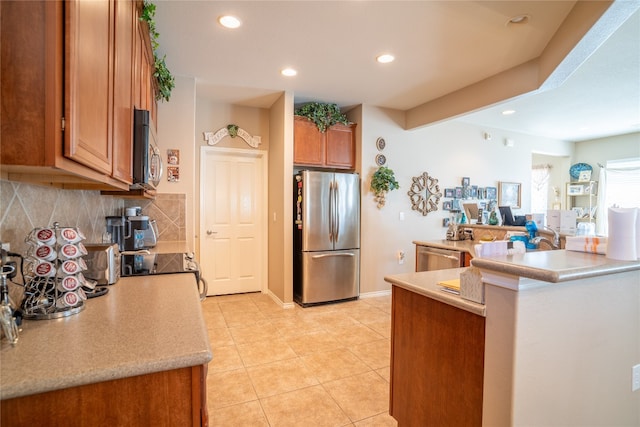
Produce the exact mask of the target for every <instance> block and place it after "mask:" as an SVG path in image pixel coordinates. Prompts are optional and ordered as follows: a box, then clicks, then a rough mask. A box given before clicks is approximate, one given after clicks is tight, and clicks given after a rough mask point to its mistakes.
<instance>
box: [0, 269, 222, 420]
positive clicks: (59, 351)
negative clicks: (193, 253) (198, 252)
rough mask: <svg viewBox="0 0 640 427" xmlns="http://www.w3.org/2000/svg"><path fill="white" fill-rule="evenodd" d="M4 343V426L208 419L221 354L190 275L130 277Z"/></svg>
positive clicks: (26, 327) (27, 327) (34, 322)
mask: <svg viewBox="0 0 640 427" xmlns="http://www.w3.org/2000/svg"><path fill="white" fill-rule="evenodd" d="M1 344H2V347H1V353H0V355H1V362H2V365H1V366H2V368H1V370H0V374H1V376H0V382H1V384H2V388H1V392H0V393H1V394H0V397H1V398H2V402H1V403H2V414H1V416H2V419H1V420H2V422H1V424H2V425H11V426H33V425H43V423H45V424H47V425H50V426H53V425H65V426H67V425H92V426H102V425H104V426H107V425H108V426H114V425H182V426H187V425H191V426H200V425H201V423H202V420H204V419H206V416H207V414H206V383H205V379H206V370H207V369H206V366H207V363H208V362H209V361H210V360H211V358H212V355H211V348H210V345H209V339H208V335H207V329H206V326H205V323H204V319H203V317H202V312H201V309H200V301H199V297H198V292H197V289H196V287H195V285H194V281H193V278H192V277H191V275H190V274H189V275H185V274H166V275H156V276H142V277H125V278H121V279H120V280H119V281H118V283H117V284H115V285H113V286H110V287H109V292H108V293H107V294H106V295H104V296H101V297H98V298H93V299H90V300H88V301H87V302H86V307H85V309H84V310H83V311H81V312H80V313H78V314H75V315H72V316H69V317H64V318H60V319H55V320H31V321H25V322H24V323H23V326H22V330H21V332H20V338H19V341H18V343H17V345H16V346H14V347H12V346H10V345H9V344H8V342H7V341H6V340H2V343H1ZM202 425H204V424H202Z"/></svg>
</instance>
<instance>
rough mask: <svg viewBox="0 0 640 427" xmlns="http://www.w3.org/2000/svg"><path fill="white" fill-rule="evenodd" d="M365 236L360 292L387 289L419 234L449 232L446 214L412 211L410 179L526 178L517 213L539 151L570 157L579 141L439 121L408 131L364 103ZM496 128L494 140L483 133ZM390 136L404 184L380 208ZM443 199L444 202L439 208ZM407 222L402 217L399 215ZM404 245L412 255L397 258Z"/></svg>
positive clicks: (408, 265) (407, 266)
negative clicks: (373, 187) (377, 183)
mask: <svg viewBox="0 0 640 427" xmlns="http://www.w3.org/2000/svg"><path fill="white" fill-rule="evenodd" d="M358 127H361V129H362V147H361V162H362V166H361V173H362V186H363V192H362V225H361V226H362V241H361V282H360V292H361V293H369V292H378V291H382V290H388V289H389V285H388V284H387V283H386V282H384V280H383V278H384V276H385V275H388V274H398V273H404V272H410V271H413V270H414V268H415V248H414V245H413V244H412V241H413V240H433V239H443V238H445V231H446V229H445V228H444V227H442V220H443V219H444V218H446V217H447V212H445V211H443V210H442V209H439V210H438V211H435V212H432V213H429V214H428V215H427V216H422V214H419V213H418V212H416V211H413V210H412V209H411V202H410V200H409V197H408V195H407V191H408V190H409V187H410V185H411V182H412V180H411V179H412V177H415V176H419V175H420V174H422V173H423V172H428V173H429V174H430V175H431V176H434V177H435V178H437V179H438V180H439V184H440V189H441V191H442V190H444V188H446V187H455V186H460V185H461V179H462V177H470V178H471V184H472V185H478V186H481V187H486V186H496V187H497V185H498V181H508V182H520V183H522V205H523V208H522V209H519V210H516V211H515V213H516V214H525V213H529V206H530V200H529V198H528V194H529V189H530V186H531V185H530V181H531V162H532V153H533V152H545V153H549V154H554V155H558V156H570V155H571V154H572V148H573V144H572V143H568V142H563V141H557V140H551V139H547V138H541V137H534V136H531V135H525V134H518V133H515V132H505V131H501V130H498V129H490V128H480V127H477V126H473V125H469V124H464V123H457V122H455V121H451V122H447V123H441V124H438V125H433V126H430V127H425V128H421V129H417V130H413V131H405V130H404V129H403V127H404V114H403V113H402V112H400V111H390V110H384V109H380V108H376V107H371V106H364V107H363V112H362V121H361V123H359V124H358ZM484 131H488V132H490V133H491V134H492V139H491V140H490V141H485V140H484V139H483V137H482V134H483V132H484ZM378 137H383V138H385V141H386V143H387V147H386V148H385V150H384V151H383V154H384V155H385V156H386V158H387V166H388V167H390V168H392V169H393V170H394V171H395V175H396V179H397V180H398V182H399V183H400V189H399V190H396V191H392V192H391V193H390V194H389V195H388V196H387V203H386V206H384V207H383V208H382V209H378V208H377V207H376V204H375V202H374V200H373V194H372V193H371V191H370V189H369V188H370V187H369V186H370V180H371V175H372V173H373V172H374V171H375V170H376V166H375V163H374V160H375V156H376V154H378V150H377V149H376V147H375V142H376V139H377V138H378ZM505 138H511V139H513V140H514V146H513V147H506V146H505V145H504V140H505ZM441 206H442V205H441V203H440V207H441ZM401 213H403V214H404V218H405V219H404V220H403V221H402V220H400V214H401ZM399 250H403V251H404V252H405V254H406V261H405V263H404V264H403V265H399V264H398V262H397V252H398V251H399Z"/></svg>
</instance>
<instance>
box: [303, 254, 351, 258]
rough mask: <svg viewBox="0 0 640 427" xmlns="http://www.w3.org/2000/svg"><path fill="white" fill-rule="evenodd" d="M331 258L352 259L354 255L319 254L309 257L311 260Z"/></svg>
mask: <svg viewBox="0 0 640 427" xmlns="http://www.w3.org/2000/svg"><path fill="white" fill-rule="evenodd" d="M332 256H347V257H354V256H356V255H355V254H321V255H314V256H312V257H311V259H318V258H327V257H332Z"/></svg>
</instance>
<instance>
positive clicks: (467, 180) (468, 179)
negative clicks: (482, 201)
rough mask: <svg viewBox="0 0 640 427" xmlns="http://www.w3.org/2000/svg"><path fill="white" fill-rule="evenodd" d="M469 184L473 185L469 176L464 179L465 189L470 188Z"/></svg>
mask: <svg viewBox="0 0 640 427" xmlns="http://www.w3.org/2000/svg"><path fill="white" fill-rule="evenodd" d="M469 184H471V178H469V177H468V176H465V177H464V178H462V186H463V187H468V186H469Z"/></svg>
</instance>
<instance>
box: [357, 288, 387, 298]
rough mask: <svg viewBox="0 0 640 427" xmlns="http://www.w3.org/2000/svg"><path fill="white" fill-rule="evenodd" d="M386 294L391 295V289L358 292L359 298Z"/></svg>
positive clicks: (384, 295)
mask: <svg viewBox="0 0 640 427" xmlns="http://www.w3.org/2000/svg"><path fill="white" fill-rule="evenodd" d="M388 295H391V289H388V290H386V291H375V292H365V293H364V294H360V298H375V297H386V296H388Z"/></svg>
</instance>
